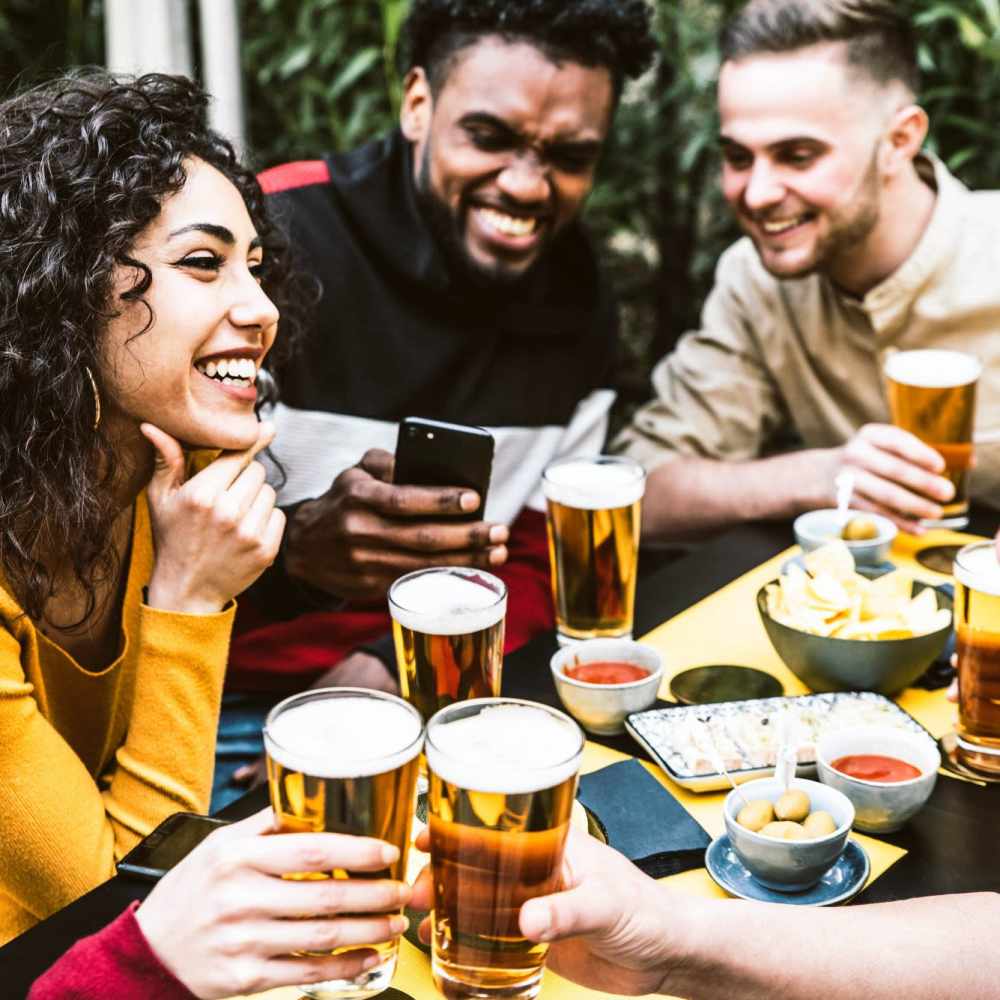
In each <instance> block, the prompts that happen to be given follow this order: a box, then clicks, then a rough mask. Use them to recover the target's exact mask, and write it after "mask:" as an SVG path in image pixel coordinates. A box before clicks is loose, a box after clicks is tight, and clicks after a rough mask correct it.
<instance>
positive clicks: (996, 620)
mask: <svg viewBox="0 0 1000 1000" xmlns="http://www.w3.org/2000/svg"><path fill="white" fill-rule="evenodd" d="M955 632H956V635H957V639H958V642H957V647H956V648H957V652H958V734H957V735H958V747H957V752H958V757H959V759H960V760H961V761H962V763H964V764H966V765H968V766H969V767H971V768H974V769H975V770H979V771H984V772H988V773H991V774H1000V563H998V562H997V556H996V549H995V548H994V546H993V542H974V543H973V544H972V545H966V546H965V548H964V549H962V550H961V551H960V552H959V553H958V555H957V556H956V557H955Z"/></svg>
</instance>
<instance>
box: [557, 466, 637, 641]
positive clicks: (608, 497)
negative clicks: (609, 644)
mask: <svg viewBox="0 0 1000 1000" xmlns="http://www.w3.org/2000/svg"><path fill="white" fill-rule="evenodd" d="M645 487H646V473H645V470H644V469H643V467H642V466H641V465H640V464H639V463H638V462H636V461H633V460H632V459H630V458H621V457H617V456H611V455H596V456H593V457H591V458H566V459H560V460H559V461H556V462H552V463H551V464H550V465H549V466H547V468H546V469H545V472H544V474H543V476H542V488H543V491H544V493H545V499H546V506H547V517H546V524H547V527H548V536H549V562H550V564H551V569H552V597H553V600H554V602H555V607H556V633H557V637H558V639H559V641H560V643H567V642H576V641H578V640H580V639H598V638H615V639H617V638H631V635H632V619H633V612H634V608H635V580H636V571H637V568H638V563H639V514H640V512H639V506H640V501H641V500H642V495H643V492H644V491H645Z"/></svg>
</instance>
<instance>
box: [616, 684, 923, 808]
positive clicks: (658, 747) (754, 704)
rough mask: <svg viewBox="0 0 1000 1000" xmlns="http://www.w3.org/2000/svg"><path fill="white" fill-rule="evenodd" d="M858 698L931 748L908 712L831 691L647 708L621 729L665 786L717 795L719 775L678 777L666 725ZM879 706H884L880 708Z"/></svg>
mask: <svg viewBox="0 0 1000 1000" xmlns="http://www.w3.org/2000/svg"><path fill="white" fill-rule="evenodd" d="M845 698H846V699H852V700H854V699H863V700H865V701H869V702H873V703H878V704H879V705H880V706H881V707H882V708H883V710H887V711H889V712H890V714H892V713H898V715H899V716H901V718H900V719H899V721H900V722H901V723H902V725H901V727H900V728H905V729H909V730H911V731H914V732H918V733H922V734H923V735H925V736H926V737H927V738H928V739H929V740H931V741H932V742H934V743H936V740H934V737H933V736H931V734H930V733H929V732H928V731H927V730H926V729H924V727H923V726H922V725H920V723H919V722H917V720H916V719H914V718H913V716H912V715H910V713H909V712H907V711H905V710H904V709H902V708H900V707H899V705H897V704H896V703H895V702H894V701H892V700H891V699H889V698H886V697H885V695H881V694H875V693H874V692H872V691H837V692H831V693H826V694H799V695H784V696H780V697H777V698H751V699H748V700H747V701H726V702H718V703H715V704H708V705H678V706H677V707H675V708H651V709H647V710H646V711H644V712H633V713H632V714H631V715H629V716H628V717H627V718H626V719H625V729H626V730H627V731H628V733H629V735H630V736H631V737H632V739H634V740H635V741H636V743H638V744H639V745H640V746H642V747H644V748H645V749H646V751H647V753H649V755H650V756H651V757H652V758H653V760H654V761H656V763H657V764H659V765H660V767H662V768H663V770H664V771H665V772H666V774H667V776H668V777H669V778H670V780H671V781H674V782H676V783H677V784H678V785H680V786H681V787H682V788H687V789H688V790H690V791H692V792H717V791H720V790H721V789H726V788H729V781H728V780H727V779H726V776H725V775H724V774H723V773H722V772H721V771H710V772H707V773H701V774H687V773H684V772H680V771H678V770H677V768H675V767H674V766H673V765H672V764H671V763H670V759H669V758H670V757H671V756H673V755H674V754H675V753H677V752H678V751H677V750H676V749H675V747H674V744H673V743H672V742H669V741H667V740H666V739H665V738H664V736H665V733H669V731H670V729H671V727H672V726H676V725H678V724H680V723H682V722H686V721H687V720H688V719H689V718H690V717H691V716H695V717H697V718H706V717H709V716H713V715H720V714H721V715H738V714H739V713H741V712H746V711H752V712H754V713H755V714H756V715H758V716H759V715H771V714H777V713H778V712H779V711H781V710H782V709H783V708H790V707H810V706H811V705H817V704H822V703H824V702H827V703H829V702H835V701H839V700H841V699H845ZM883 703H884V704H883ZM796 773H797V774H798V775H799V776H800V777H812V776H814V775H815V774H816V762H815V761H814V760H813V761H805V762H802V761H800V762H799V764H798V765H797V768H796ZM729 774H730V776H731V777H732V779H733V781H735V782H736V783H737V784H742V783H743V782H744V781H752V780H753V779H754V778H769V777H771V776H772V775H773V774H774V767H773V766H765V767H744V768H738V769H733V770H730V772H729Z"/></svg>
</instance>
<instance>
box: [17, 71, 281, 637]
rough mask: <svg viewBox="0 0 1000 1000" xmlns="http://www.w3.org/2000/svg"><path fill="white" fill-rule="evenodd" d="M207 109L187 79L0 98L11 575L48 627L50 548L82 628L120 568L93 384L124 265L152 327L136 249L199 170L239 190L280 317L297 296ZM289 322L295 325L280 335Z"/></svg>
mask: <svg viewBox="0 0 1000 1000" xmlns="http://www.w3.org/2000/svg"><path fill="white" fill-rule="evenodd" d="M207 105H208V95H207V94H206V93H205V92H204V91H203V90H202V89H201V88H200V87H199V86H198V85H197V84H195V83H193V82H192V81H191V80H188V79H186V78H184V77H180V76H176V77H175V76H164V75H160V74H155V73H150V74H147V75H145V76H141V77H139V78H138V79H131V78H124V77H116V76H112V75H110V74H108V73H106V72H105V71H103V70H85V71H80V72H78V73H74V74H71V75H68V76H64V77H60V78H59V79H56V80H53V81H51V82H50V83H46V84H43V85H42V86H39V87H36V88H35V89H32V90H28V91H25V92H24V93H21V94H19V95H17V96H15V97H12V98H10V99H9V100H6V101H2V102H0V232H2V233H3V249H2V252H0V400H3V404H2V406H0V570H2V572H3V574H4V576H5V577H6V582H7V584H8V586H9V587H11V588H12V589H13V592H14V594H15V596H16V597H17V598H18V600H19V601H20V603H21V606H22V607H23V608H24V610H25V611H26V612H27V614H28V615H29V616H30V617H31V618H32V619H34V620H36V621H40V620H41V618H42V615H43V611H44V607H45V602H46V600H47V598H48V596H49V594H50V593H51V591H52V583H53V581H52V573H51V571H50V569H49V568H48V567H47V566H46V565H44V564H43V563H42V562H40V561H39V552H40V551H41V552H44V553H49V554H52V553H59V554H65V557H66V561H67V563H68V565H69V566H70V568H71V569H72V572H73V574H74V575H75V577H76V578H77V580H79V581H80V583H81V585H82V586H83V588H84V591H85V593H86V594H87V595H88V604H87V607H86V610H85V613H84V616H83V619H82V620H86V618H87V617H89V615H90V613H91V611H92V610H93V608H94V593H95V580H97V579H102V578H103V579H106V578H107V574H109V573H110V572H112V571H113V569H114V568H115V567H116V560H115V557H114V555H113V553H112V550H111V547H110V545H109V538H110V532H111V528H112V524H113V522H114V518H115V516H116V515H117V512H116V511H115V510H114V508H113V507H112V505H111V491H112V488H113V485H114V483H115V482H116V476H117V475H118V474H120V473H121V472H122V471H123V470H122V469H121V468H120V465H121V463H120V461H119V460H117V457H116V453H115V443H114V441H112V440H109V439H108V438H107V437H106V435H105V433H104V428H103V427H100V426H95V398H94V391H93V387H94V386H96V387H97V388H98V389H100V388H102V387H101V385H100V382H101V374H100V373H101V365H100V364H99V358H100V356H101V346H102V337H103V334H104V331H105V329H106V327H107V324H108V321H109V319H110V318H111V317H112V316H114V315H115V314H116V312H117V311H118V310H119V309H120V308H121V303H120V302H117V301H115V298H114V295H113V288H114V281H115V275H116V273H117V272H118V270H119V268H122V267H125V268H135V270H136V271H137V273H138V280H137V282H136V284H135V285H134V286H133V287H132V288H131V289H129V290H128V291H126V292H125V293H124V294H122V295H121V298H122V299H124V300H127V301H128V300H131V301H138V302H142V303H144V304H146V307H147V312H148V319H149V321H150V322H151V321H152V318H153V317H152V312H151V310H150V307H149V306H148V303H145V299H144V295H145V293H146V291H147V290H148V289H149V287H150V284H151V281H152V275H151V272H150V269H149V268H148V267H147V266H146V265H145V264H143V263H141V262H139V261H137V260H136V259H135V258H134V257H133V256H132V250H133V246H134V244H135V242H136V239H137V237H138V236H139V235H140V233H141V232H142V231H143V230H144V229H145V228H146V226H148V225H149V224H150V223H151V222H152V221H153V220H154V219H156V217H157V216H158V215H159V214H160V209H161V206H162V204H163V202H164V200H165V199H166V198H168V197H170V196H171V195H172V194H174V193H175V192H177V191H179V190H180V189H181V187H182V186H183V185H184V182H185V180H186V174H185V163H186V161H187V160H188V159H189V158H192V157H196V158H198V159H201V160H203V161H204V162H206V163H208V164H211V165H212V166H213V167H215V168H216V169H217V170H219V171H221V172H222V173H223V174H224V175H225V176H226V177H227V178H228V179H229V180H230V181H231V182H232V183H233V185H234V186H235V187H236V188H237V190H238V191H239V192H240V194H241V195H242V197H243V200H244V202H245V203H246V207H247V211H248V212H249V214H250V218H251V219H252V221H253V224H254V226H255V228H256V230H257V233H258V235H259V236H260V239H261V243H262V245H263V247H264V250H265V256H264V264H263V270H262V285H263V287H264V289H265V291H266V292H267V293H268V295H270V296H271V298H272V299H274V300H275V302H276V304H278V306H279V309H280V308H282V306H283V305H284V304H285V303H286V301H287V300H288V298H289V295H290V289H289V286H288V266H287V254H286V249H285V240H284V237H283V236H282V234H281V233H280V232H279V230H278V229H277V227H276V226H275V225H274V224H272V222H271V221H270V219H269V217H268V212H267V207H266V205H265V202H264V197H263V195H262V193H261V190H260V187H259V185H258V183H257V180H256V178H255V177H254V175H253V173H252V172H251V171H250V170H248V169H247V168H246V167H244V166H242V165H241V164H240V163H239V161H238V160H237V158H236V154H235V153H234V151H233V148H232V146H231V145H230V144H229V143H228V142H227V141H226V140H225V139H224V138H222V137H221V136H220V135H218V134H216V133H215V132H213V131H211V130H210V129H209V128H208V126H207V124H206V121H205V111H206V108H207ZM285 326H286V316H284V315H283V316H282V336H284V335H285V332H286V331H285ZM145 329H146V330H148V329H149V324H147V326H146V328H145ZM141 334H142V335H145V330H144V331H141ZM139 335H140V334H139V333H137V334H136V336H139ZM88 372H89V374H88ZM91 378H93V380H94V381H93V382H92V381H91Z"/></svg>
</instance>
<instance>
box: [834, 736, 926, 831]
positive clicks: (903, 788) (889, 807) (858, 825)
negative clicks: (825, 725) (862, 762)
mask: <svg viewBox="0 0 1000 1000" xmlns="http://www.w3.org/2000/svg"><path fill="white" fill-rule="evenodd" d="M850 754H882V755H884V756H886V757H896V758H898V759H899V760H905V761H906V762H907V763H908V764H912V765H913V766H914V767H916V768H918V769H919V771H920V777H919V778H911V779H910V780H909V781H894V782H891V783H887V782H884V781H864V780H863V779H861V778H852V777H850V776H849V775H846V774H844V773H843V772H841V771H836V770H834V769H833V767H831V764H832V762H833V761H835V760H837V759H839V758H840V757H847V756H848V755H850ZM940 766H941V754H940V753H939V752H938V748H937V746H936V745H935V743H934V741H933V740H932V739H931V737H930V736H926V735H924V734H922V733H914V732H909V731H907V730H904V729H892V728H890V727H888V726H854V727H852V728H851V729H841V730H839V731H834V732H829V733H826V734H825V735H824V736H822V737H821V738H820V740H819V743H818V744H817V745H816V770H817V773H818V775H819V779H820V781H822V782H823V783H824V784H826V785H829V786H830V787H831V788H836V789H837V790H838V791H840V792H843V793H844V795H846V796H847V797H848V798H849V799H850V800H851V802H853V803H854V810H855V813H856V816H855V819H854V828H855V829H856V830H863V831H864V832H865V833H890V832H892V831H893V830H898V829H899V828H900V827H901V826H902V825H903V824H904V823H905V822H906V821H907V820H908V819H909V818H910V817H911V816H913V815H914V814H915V813H917V812H918V811H919V810H920V809H921V808H922V807H923V805H924V803H925V802H926V801H927V800H928V798H930V794H931V792H932V791H934V785H935V783H936V782H937V772H938V768H939V767H940Z"/></svg>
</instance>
